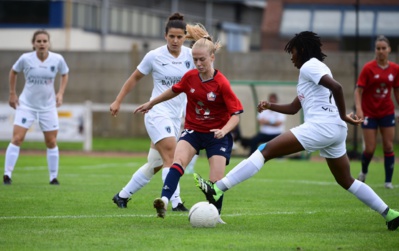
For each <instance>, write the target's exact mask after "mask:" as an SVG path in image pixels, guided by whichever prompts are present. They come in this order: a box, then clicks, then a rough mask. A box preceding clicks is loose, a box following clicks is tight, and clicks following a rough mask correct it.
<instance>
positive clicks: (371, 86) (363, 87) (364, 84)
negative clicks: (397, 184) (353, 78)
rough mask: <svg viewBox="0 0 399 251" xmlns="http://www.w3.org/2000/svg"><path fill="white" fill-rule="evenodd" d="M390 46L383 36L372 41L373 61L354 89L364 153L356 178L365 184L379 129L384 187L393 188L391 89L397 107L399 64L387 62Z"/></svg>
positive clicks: (393, 126) (398, 99)
mask: <svg viewBox="0 0 399 251" xmlns="http://www.w3.org/2000/svg"><path fill="white" fill-rule="evenodd" d="M390 52H391V46H390V44H389V41H388V39H387V38H386V37H385V36H379V37H378V38H377V39H376V41H375V59H374V60H372V61H370V62H368V63H366V64H365V65H364V67H363V69H362V71H361V72H360V76H359V79H358V81H357V84H356V89H355V104H356V115H357V116H358V117H359V118H362V119H364V122H363V123H362V131H363V141H364V150H363V153H362V157H361V159H362V162H361V163H362V170H361V171H360V173H359V176H358V177H357V179H358V180H360V181H363V182H365V181H366V175H367V173H368V168H369V164H370V161H371V159H372V158H373V155H374V151H375V148H376V145H377V134H378V129H379V130H380V132H381V138H382V148H383V151H384V167H385V188H388V189H392V188H393V185H392V176H393V170H394V164H395V153H394V151H393V140H394V138H395V106H394V103H393V101H392V98H391V96H392V94H391V90H392V88H393V90H394V96H395V99H396V103H398V104H399V65H397V64H395V63H393V62H390V61H388V56H389V53H390Z"/></svg>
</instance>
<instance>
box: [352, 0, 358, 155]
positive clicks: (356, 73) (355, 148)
mask: <svg viewBox="0 0 399 251" xmlns="http://www.w3.org/2000/svg"><path fill="white" fill-rule="evenodd" d="M359 1H360V0H356V4H355V15H356V23H355V62H354V68H355V69H354V74H355V76H354V77H355V88H356V83H357V77H358V67H359V63H358V61H359ZM353 110H354V112H355V113H356V104H355V105H354V106H353ZM357 133H358V127H357V126H354V131H353V156H352V157H353V158H356V159H357V158H358V157H359V154H358V151H357V150H358V142H357V138H358V135H357Z"/></svg>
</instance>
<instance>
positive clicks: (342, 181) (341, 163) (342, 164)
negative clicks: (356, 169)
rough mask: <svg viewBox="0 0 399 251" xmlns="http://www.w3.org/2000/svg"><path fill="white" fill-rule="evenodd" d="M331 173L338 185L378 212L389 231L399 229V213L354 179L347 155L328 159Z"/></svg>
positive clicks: (366, 186)
mask: <svg viewBox="0 0 399 251" xmlns="http://www.w3.org/2000/svg"><path fill="white" fill-rule="evenodd" d="M326 160H327V164H328V166H329V168H330V171H331V173H332V174H333V175H334V178H335V180H336V181H337V183H338V184H339V185H340V186H341V187H342V188H344V189H346V190H348V191H349V192H350V193H352V194H353V195H355V196H356V197H357V198H358V199H359V200H360V201H362V202H363V203H364V204H366V205H367V206H369V207H370V208H371V209H373V210H375V211H377V212H378V213H379V214H381V216H383V217H384V218H385V220H386V222H387V226H388V229H389V230H396V229H397V228H398V227H399V212H396V211H395V210H392V209H390V208H389V207H388V206H387V204H385V202H384V201H383V200H382V199H381V198H380V197H379V196H378V195H377V194H376V193H375V192H374V190H373V189H371V188H370V187H369V186H368V185H367V184H365V183H362V182H360V181H358V180H355V179H354V178H352V176H351V174H350V164H349V159H348V156H347V155H346V154H345V155H343V156H342V157H340V158H337V159H326Z"/></svg>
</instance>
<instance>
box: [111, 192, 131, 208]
mask: <svg viewBox="0 0 399 251" xmlns="http://www.w3.org/2000/svg"><path fill="white" fill-rule="evenodd" d="M112 200H113V201H114V203H115V204H116V205H117V206H118V207H119V208H127V202H128V201H129V200H130V198H121V197H119V193H116V194H115V196H114V197H113V198H112Z"/></svg>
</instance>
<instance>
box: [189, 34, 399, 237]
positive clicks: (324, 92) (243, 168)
mask: <svg viewBox="0 0 399 251" xmlns="http://www.w3.org/2000/svg"><path fill="white" fill-rule="evenodd" d="M321 46H322V43H321V41H320V37H319V36H318V35H317V34H316V33H313V32H310V31H303V32H301V33H299V34H295V36H294V37H293V38H292V39H291V40H290V41H289V42H288V43H287V45H286V46H285V51H286V52H288V53H290V54H291V61H292V63H293V64H294V66H295V67H296V68H298V69H299V78H298V84H297V96H296V97H295V98H294V100H293V101H292V102H291V103H288V104H272V103H269V102H268V101H261V102H260V103H259V105H258V111H259V112H261V111H263V110H265V109H270V110H273V111H276V112H281V113H284V114H296V113H298V112H299V110H300V109H303V113H304V120H305V122H304V123H303V124H301V125H299V126H297V127H294V128H292V129H291V130H289V131H287V132H285V133H283V134H281V135H280V136H277V137H276V138H274V139H272V140H271V141H269V142H268V143H264V144H262V145H260V146H259V148H258V150H256V151H255V152H254V153H253V154H252V155H251V156H250V157H249V158H248V159H245V160H243V161H241V162H240V163H239V164H238V165H237V166H235V167H234V168H233V169H232V170H231V171H230V172H229V173H227V175H226V176H225V177H224V178H223V179H221V180H219V181H217V182H216V183H212V181H206V180H204V179H203V178H201V176H199V175H198V174H194V177H195V179H196V183H197V186H198V187H199V188H200V189H201V190H202V192H203V193H204V194H205V196H206V198H207V199H208V200H209V201H210V202H214V203H215V202H216V203H217V201H218V200H219V198H220V197H221V196H223V194H224V192H225V191H227V190H228V189H231V188H232V187H234V186H236V185H238V184H239V183H241V182H243V181H245V180H247V179H249V178H250V177H252V176H254V175H255V174H256V173H257V172H259V171H260V169H261V168H262V167H263V166H264V164H265V162H267V161H269V160H271V159H274V158H277V157H281V156H285V155H288V154H292V153H296V152H300V151H303V150H306V151H308V152H313V151H317V150H318V151H319V152H320V156H322V157H324V158H325V159H326V162H327V165H328V167H329V168H330V171H331V173H332V174H333V176H334V178H335V180H336V181H337V183H338V184H339V185H340V186H341V187H342V188H344V189H345V190H347V191H348V192H350V193H352V194H353V195H354V196H356V198H358V199H359V200H360V201H362V202H363V203H364V204H366V205H367V206H369V207H370V208H371V209H373V210H375V211H377V212H378V213H379V214H380V215H381V216H382V217H384V219H385V221H386V225H387V227H388V230H396V229H397V228H398V227H399V212H397V211H395V210H393V209H390V208H389V207H388V205H387V204H385V202H384V201H383V200H382V199H381V198H380V197H379V196H378V195H377V194H376V193H375V192H374V191H373V189H371V188H370V187H369V186H368V185H366V184H365V183H363V182H360V181H358V180H356V179H354V178H353V177H352V176H351V172H350V162H349V158H348V156H347V154H346V137H347V130H348V128H347V125H346V123H349V124H352V125H359V124H361V123H362V122H363V120H362V119H359V118H357V117H356V115H353V114H348V115H346V114H345V112H346V107H345V99H344V95H343V90H342V86H341V84H340V83H338V82H337V81H336V80H335V79H333V77H332V73H331V70H330V69H329V68H328V66H327V65H326V64H324V63H323V61H324V59H325V57H326V55H325V54H324V53H323V52H322V51H321ZM345 122H346V123H345Z"/></svg>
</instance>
